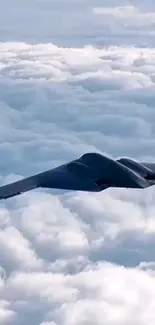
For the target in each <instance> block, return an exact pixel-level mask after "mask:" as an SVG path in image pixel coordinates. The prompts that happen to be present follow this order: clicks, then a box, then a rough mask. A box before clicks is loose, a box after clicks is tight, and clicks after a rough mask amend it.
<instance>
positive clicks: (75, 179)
mask: <svg viewBox="0 0 155 325" xmlns="http://www.w3.org/2000/svg"><path fill="white" fill-rule="evenodd" d="M96 179H97V177H96V176H95V175H94V171H93V170H92V169H90V168H89V167H88V166H85V165H84V164H81V163H79V162H78V161H71V162H69V163H68V164H64V165H61V166H59V167H57V168H54V169H51V170H48V171H45V172H42V173H40V174H36V175H33V176H30V177H27V178H24V179H22V180H19V181H16V182H14V183H11V184H7V185H3V186H1V187H0V200H2V199H8V198H11V197H13V196H17V195H20V194H22V193H24V192H28V191H31V190H33V189H36V188H39V187H41V188H53V189H62V190H74V191H88V192H98V191H99V190H101V187H102V190H103V189H106V188H107V187H109V185H107V184H105V185H102V186H100V184H98V183H97V182H95V180H96Z"/></svg>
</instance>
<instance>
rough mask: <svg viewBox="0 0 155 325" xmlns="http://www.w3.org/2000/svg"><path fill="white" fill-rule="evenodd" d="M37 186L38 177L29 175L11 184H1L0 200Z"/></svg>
mask: <svg viewBox="0 0 155 325" xmlns="http://www.w3.org/2000/svg"><path fill="white" fill-rule="evenodd" d="M37 187H39V182H38V178H37V177H36V176H31V177H28V178H25V179H22V180H19V181H16V182H14V183H11V184H7V185H3V186H1V187H0V200H2V199H8V198H11V197H13V196H16V195H19V194H22V193H24V192H28V191H31V190H33V189H35V188H37Z"/></svg>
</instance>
